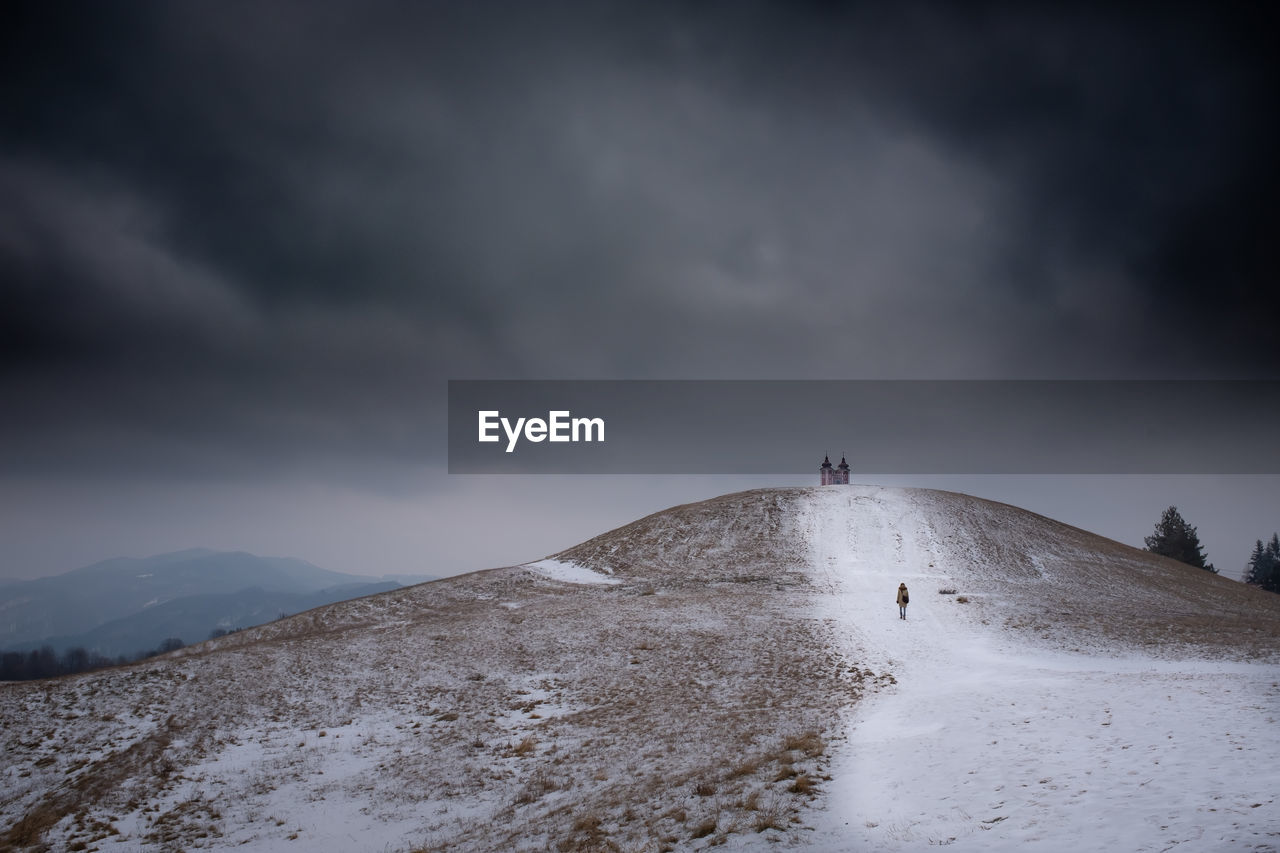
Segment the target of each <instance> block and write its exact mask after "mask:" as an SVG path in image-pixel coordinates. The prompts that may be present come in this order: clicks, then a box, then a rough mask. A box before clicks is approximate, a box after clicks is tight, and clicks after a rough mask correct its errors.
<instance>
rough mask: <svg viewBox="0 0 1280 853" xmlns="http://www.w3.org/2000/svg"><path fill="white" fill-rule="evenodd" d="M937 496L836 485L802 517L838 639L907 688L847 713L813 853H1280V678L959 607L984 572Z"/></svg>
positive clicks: (1271, 667) (1268, 668) (1266, 670)
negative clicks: (1012, 624) (951, 852)
mask: <svg viewBox="0 0 1280 853" xmlns="http://www.w3.org/2000/svg"><path fill="white" fill-rule="evenodd" d="M932 500H933V499H932V498H931V497H930V496H929V495H927V494H921V493H918V492H910V491H905V490H892V489H864V488H857V487H854V488H851V489H849V490H843V489H840V490H837V489H832V490H827V491H822V492H816V493H813V494H812V495H811V497H810V499H809V500H807V501H804V502H803V503H802V504H801V507H802V508H801V509H800V510H799V512H798V514H797V524H798V525H799V526H800V528H801V529H802V531H803V532H804V535H805V538H806V539H807V541H808V542H809V543H810V545H811V561H812V565H813V571H814V573H815V579H816V580H818V582H819V583H820V585H821V586H822V587H823V588H824V589H825V592H826V594H825V595H820V596H818V597H817V599H816V600H817V602H818V603H819V606H820V607H822V608H825V611H826V617H825V618H827V619H828V620H829V621H830V623H831V624H833V625H834V626H835V627H836V629H837V634H838V637H839V640H838V641H839V642H842V643H843V644H844V646H845V651H846V653H847V654H848V655H850V656H852V657H858V658H860V659H862V660H865V661H868V663H869V664H870V665H871V666H873V667H877V668H885V669H888V670H890V671H892V672H893V673H894V675H895V678H896V681H897V685H896V687H895V688H894V689H892V690H889V691H886V692H882V693H880V694H877V695H875V696H872V697H868V698H867V699H866V700H864V701H863V702H861V703H859V704H857V705H854V706H852V707H851V708H850V709H849V711H848V718H847V725H848V740H847V741H846V742H844V743H843V744H842V745H841V746H840V748H839V750H838V752H837V754H836V755H835V756H834V757H833V765H832V771H831V774H832V776H833V780H832V781H831V783H830V784H829V785H828V787H827V792H826V794H827V796H826V799H825V803H824V814H823V815H822V816H821V817H820V818H818V819H817V821H816V823H817V827H818V832H817V833H816V835H815V838H814V839H813V846H814V847H815V848H819V849H826V850H833V851H834V850H850V851H853V850H920V849H925V848H927V847H931V846H935V845H950V846H953V848H954V849H956V850H984V851H986V850H993V851H999V850H1045V851H1058V850H1065V849H1071V850H1076V851H1084V850H1099V851H1102V850H1106V851H1146V850H1150V851H1165V850H1170V849H1173V848H1175V847H1176V848H1177V849H1179V850H1276V849H1277V848H1278V847H1280V803H1278V802H1277V794H1280V762H1277V761H1276V756H1277V746H1278V745H1280V726H1278V725H1277V723H1278V722H1280V719H1278V718H1280V687H1278V684H1277V683H1278V682H1280V667H1277V666H1276V665H1275V664H1269V663H1268V664H1262V663H1259V664H1250V663H1239V662H1212V661H1204V660H1167V659H1161V658H1156V657H1152V656H1150V655H1140V654H1133V653H1127V652H1126V653H1121V654H1120V655H1119V656H1112V655H1105V654H1097V653H1094V654H1088V655H1085V654H1071V653H1065V652H1054V651H1051V650H1046V649H1041V648H1036V647H1034V646H1032V645H1030V644H1028V643H1026V642H1022V641H1021V640H1020V638H1019V637H1018V636H1017V635H1016V634H1014V633H1011V632H1009V631H1005V630H993V625H992V621H991V620H989V619H985V620H984V618H983V616H982V612H981V607H980V605H979V604H978V602H970V603H968V604H961V603H958V598H959V596H960V595H963V594H964V593H965V592H966V591H967V592H969V593H970V595H973V594H974V592H975V590H974V588H973V587H974V586H975V585H976V586H978V587H979V588H981V578H980V577H977V576H975V573H974V572H973V571H972V570H971V569H969V567H970V566H971V561H970V559H969V555H967V554H960V555H958V554H956V553H954V549H952V548H950V547H949V546H948V545H947V544H946V542H945V541H943V540H942V539H941V538H940V537H939V536H938V531H937V530H936V528H935V526H934V525H932V524H931V523H930V518H931V516H932V515H933V511H934V508H933V507H932V506H931V503H932ZM902 582H905V583H906V584H907V585H908V588H909V589H910V590H911V603H910V604H909V606H908V609H907V612H908V619H907V620H906V621H902V620H900V619H899V617H898V609H897V607H896V605H895V602H894V598H895V592H896V589H897V586H898V584H899V583H902ZM944 588H951V589H957V591H958V593H959V595H943V594H940V593H939V592H938V590H939V589H944Z"/></svg>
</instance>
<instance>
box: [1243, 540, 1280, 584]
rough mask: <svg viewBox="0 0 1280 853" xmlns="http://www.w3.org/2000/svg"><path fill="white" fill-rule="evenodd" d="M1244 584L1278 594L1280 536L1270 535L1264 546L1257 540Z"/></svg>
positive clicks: (1246, 570) (1245, 574)
mask: <svg viewBox="0 0 1280 853" xmlns="http://www.w3.org/2000/svg"><path fill="white" fill-rule="evenodd" d="M1244 582H1245V583H1248V584H1253V585H1254V586H1260V587H1262V588H1263V589H1265V590H1268V591H1269V592H1280V534H1274V533H1273V534H1271V541H1270V542H1268V543H1267V544H1265V545H1264V544H1262V540H1261V539H1259V540H1258V542H1257V544H1255V545H1254V546H1253V553H1252V554H1250V555H1249V565H1248V567H1247V568H1246V569H1245V572H1244Z"/></svg>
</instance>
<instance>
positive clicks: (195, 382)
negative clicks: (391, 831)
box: [0, 3, 1280, 471]
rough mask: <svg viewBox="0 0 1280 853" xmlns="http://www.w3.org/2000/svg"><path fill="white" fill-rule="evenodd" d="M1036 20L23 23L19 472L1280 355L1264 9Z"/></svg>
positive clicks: (135, 16)
mask: <svg viewBox="0 0 1280 853" xmlns="http://www.w3.org/2000/svg"><path fill="white" fill-rule="evenodd" d="M1024 6H1025V4H1018V5H1010V6H1007V7H1003V6H999V7H998V6H981V7H969V8H970V10H969V11H964V12H958V11H954V10H951V9H950V8H949V7H942V6H940V5H939V6H935V5H908V6H905V7H904V6H898V5H894V6H893V8H892V11H890V7H889V6H888V5H886V6H883V7H880V8H873V7H867V6H859V5H849V6H846V5H842V4H818V3H812V4H798V5H797V4H764V3H759V4H736V3H735V4H721V5H716V4H679V3H659V4H639V3H637V4H624V3H605V4H580V5H575V4H550V5H538V6H531V5H529V4H486V3H481V4H404V5H401V4H394V5H392V4H385V5H370V4H354V3H353V4H292V5H291V4H262V3H246V4H236V3H220V4H172V3H165V4H159V3H157V4H127V5H125V6H108V5H105V4H104V5H70V4H68V5H60V4H48V3H43V4H30V5H26V6H19V7H15V9H14V10H13V11H12V12H11V13H10V16H9V20H8V21H7V24H6V27H5V34H4V36H3V37H2V38H3V39H4V44H3V50H2V51H0V54H2V58H0V63H3V65H2V68H0V70H2V72H3V73H0V103H3V106H2V107H0V126H2V127H3V132H2V135H0V194H2V195H3V197H4V198H5V203H4V205H3V207H2V208H0V275H2V276H3V280H4V288H3V292H2V295H0V352H2V353H3V365H2V367H0V383H2V384H3V391H4V394H5V396H6V398H7V400H8V402H9V405H7V406H5V409H4V413H3V414H0V430H3V433H4V438H5V440H6V446H7V447H8V448H9V449H8V451H7V452H6V453H5V456H4V466H5V468H6V469H8V470H23V471H41V470H48V469H51V468H58V467H63V466H65V467H82V466H84V465H86V464H89V463H90V461H92V460H96V464H100V465H103V466H106V467H107V468H113V467H127V468H129V469H147V468H151V469H171V470H175V471H184V470H187V469H192V468H193V469H196V470H200V471H208V470H231V471H245V470H253V469H255V468H257V467H260V466H261V465H262V464H263V463H264V460H265V459H274V460H277V461H284V462H287V463H297V464H311V463H313V462H314V461H315V460H316V459H319V458H323V457H325V456H326V454H327V455H328V456H330V457H333V456H347V455H350V456H374V457H383V458H385V459H387V460H388V461H389V462H398V461H402V460H405V459H417V460H420V459H426V458H436V459H439V458H440V457H441V456H442V454H443V451H444V445H443V437H442V429H443V413H442V411H441V408H442V406H443V402H444V400H443V398H444V380H445V379H446V378H474V377H485V376H500V377H530V376H551V377H565V378H569V377H641V376H662V377H680V376H685V377H699V378H705V377H750V378H754V377H790V376H808V377H815V376H816V377H832V378H841V377H850V376H887V377H902V376H929V377H947V376H1025V375H1047V376H1075V375H1090V376H1108V375H1134V376H1144V377H1146V376H1219V375H1226V376H1243V375H1247V376H1274V375H1275V374H1276V370H1277V368H1278V367H1280V362H1278V360H1277V355H1276V349H1275V347H1274V346H1269V345H1264V344H1263V343H1261V339H1262V338H1263V333H1264V332H1265V331H1268V330H1269V326H1270V323H1269V318H1270V317H1272V316H1274V308H1275V305H1274V297H1273V296H1272V295H1271V294H1270V291H1271V290H1272V289H1273V288H1271V287H1269V285H1270V280H1271V279H1270V275H1271V271H1270V268H1269V264H1268V261H1269V260H1270V257H1269V254H1268V253H1269V251H1270V249H1269V248H1268V247H1269V240H1270V239H1271V235H1273V234H1274V233H1276V224H1277V223H1276V217H1275V214H1274V207H1273V206H1272V205H1270V204H1269V203H1268V200H1269V199H1272V198H1274V197H1275V190H1276V183H1277V181H1276V174H1275V165H1274V156H1273V153H1272V152H1273V151H1274V150H1276V147H1277V146H1276V143H1277V139H1276V137H1277V134H1276V118H1275V112H1276V111H1275V110H1274V105H1275V103H1277V98H1276V95H1277V92H1276V91H1275V87H1276V83H1275V80H1276V79H1277V75H1276V74H1275V73H1274V72H1275V69H1274V61H1273V60H1272V59H1270V53H1269V51H1267V50H1266V44H1265V40H1266V38H1267V33H1269V32H1270V30H1269V28H1268V27H1266V26H1265V21H1263V20H1261V19H1260V18H1261V15H1262V13H1261V12H1255V11H1253V10H1254V9H1255V7H1251V6H1216V7H1209V6H1203V7H1199V6H1187V5H1184V6H1177V7H1169V8H1165V7H1162V6H1153V7H1150V8H1148V9H1144V10H1141V11H1131V12H1112V11H1107V10H1104V9H1102V8H1100V7H1088V8H1082V9H1075V10H1059V11H1056V12H1051V13H1046V12H1042V11H1032V10H1030V9H1029V8H1024ZM974 8H976V9H978V11H972V9H974Z"/></svg>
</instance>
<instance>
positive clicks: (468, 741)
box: [0, 486, 1280, 851]
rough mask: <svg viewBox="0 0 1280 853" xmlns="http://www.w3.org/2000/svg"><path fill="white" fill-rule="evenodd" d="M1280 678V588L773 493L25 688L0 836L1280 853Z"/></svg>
mask: <svg viewBox="0 0 1280 853" xmlns="http://www.w3.org/2000/svg"><path fill="white" fill-rule="evenodd" d="M899 583H906V584H907V585H908V586H909V587H910V590H911V602H910V605H909V607H908V618H907V620H905V621H902V620H900V619H899V618H898V608H897V607H896V606H895V604H894V595H895V590H896V589H897V586H898V584H899ZM941 590H954V594H944V593H943V592H941ZM1278 685H1280V597H1277V596H1274V595H1269V594H1267V593H1264V592H1262V591H1260V590H1256V589H1253V588H1249V587H1246V586H1245V585H1243V584H1239V583H1236V582H1233V581H1229V580H1225V579H1223V578H1220V577H1217V576H1214V575H1210V574H1209V573H1207V572H1203V571H1200V570H1197V569H1193V568H1190V567H1186V566H1183V565H1181V564H1179V563H1175V562H1172V561H1169V560H1166V559H1164V558H1160V557H1156V556H1154V555H1151V554H1148V553H1146V552H1143V551H1138V550H1136V549H1132V548H1128V547H1126V546H1122V545H1119V544H1117V543H1115V542H1112V541H1110V540H1106V539H1102V538H1100V537H1097V536H1094V535H1092V534H1089V533H1086V532H1084V531H1081V530H1077V529H1075V528H1071V527H1068V526H1066V525H1062V524H1059V523H1057V522H1054V521H1051V520H1049V519H1046V518H1043V517H1040V516H1036V515H1033V514H1031V513H1027V512H1025V511H1023V510H1019V509H1017V508H1014V507H1010V506H1006V505H1002V504H996V503H992V502H989V501H983V500H979V499H976V498H971V497H967V496H963V495H956V494H951V493H944V492H933V491H928V490H910V489H884V488H878V487H866V486H849V487H847V488H841V489H823V488H821V487H815V488H810V489H767V490H757V491H751V492H742V493H738V494H733V495H726V496H723V497H720V498H715V499H713V500H709V501H704V502H701V503H696V504H689V505H685V506H680V507H674V508H672V509H669V510H666V511H664V512H660V513H655V514H654V515H651V516H648V517H646V518H643V519H640V520H639V521H636V522H634V523H632V524H630V525H627V526H625V527H622V528H619V529H618V530H614V531H610V532H609V533H605V534H603V535H601V536H598V537H596V538H594V539H591V540H589V541H587V542H584V543H582V544H581V545H578V546H576V547H574V548H570V549H568V550H567V551H565V552H563V553H561V554H557V555H553V556H552V557H550V558H548V559H546V560H541V561H538V562H536V563H531V564H528V565H526V566H514V567H507V568H502V569H493V570H490V571H485V572H477V573H474V574H471V575H466V576H462V577H456V578H448V579H445V580H441V581H436V582H433V583H428V584H422V585H419V586H416V587H410V588H406V589H399V590H394V591H391V592H388V593H383V594H380V595H376V596H370V597H368V598H363V599H358V600H355V601H348V602H342V603H339V604H335V605H330V606H326V607H322V608H318V609H316V610H312V611H309V612H307V613H304V614H299V615H298V616H294V617H291V618H289V619H286V620H282V621H280V622H275V623H272V624H269V625H265V626H262V627H259V628H254V629H250V630H246V631H243V632H240V633H238V634H235V635H230V636H227V637H222V638H219V639H217V640H213V641H210V642H207V643H204V644H201V645H199V646H194V647H190V648H188V649H184V650H182V651H180V652H177V653H174V654H172V655H170V656H167V657H164V658H159V659H154V660H152V661H148V662H146V663H141V664H137V665H134V666H130V667H125V668H121V669H118V670H109V671H102V672H97V673H91V674H87V675H83V676H76V677H69V678H65V679H60V680H58V681H54V682H46V683H28V684H9V685H3V687H2V688H0V744H2V746H3V749H2V750H0V754H2V755H3V759H0V761H3V764H0V773H3V778H4V780H5V786H4V787H5V794H4V796H3V798H0V827H4V829H3V830H0V831H2V832H3V834H0V849H17V850H23V849H41V846H42V845H44V846H45V847H47V848H52V849H97V850H104V851H105V850H167V849H172V848H174V847H183V848H184V849H230V848H234V847H239V846H241V845H245V846H247V847H248V849H253V850H299V849H306V850H333V851H348V850H405V851H408V850H437V849H439V850H443V849H451V850H505V849H518V850H519V849H525V850H546V849H551V850H610V849H615V850H641V849H643V850H662V849H666V850H701V849H705V848H707V847H712V846H723V847H725V848H726V849H765V848H770V849H771V848H772V847H774V846H775V844H776V843H781V844H783V845H784V846H788V845H789V846H797V847H802V848H805V849H814V850H833V851H838V850H850V851H852V850H918V849H923V848H925V847H928V846H930V845H935V844H948V845H954V847H955V848H957V849H968V850H1002V849H1004V850H1013V849H1023V848H1030V849H1040V850H1045V851H1050V850H1054V851H1056V850H1060V849H1062V847H1063V846H1064V844H1070V845H1071V846H1072V847H1074V848H1077V849H1082V850H1093V849H1097V850H1102V849H1107V850H1164V849H1166V848H1168V847H1170V846H1172V845H1181V844H1184V843H1185V844H1189V845H1190V848H1189V849H1214V850H1218V849H1245V848H1249V849H1262V850H1267V849H1271V850H1274V849H1277V845H1278V844H1280V834H1278V833H1280V822H1278V821H1277V819H1276V817H1275V814H1276V813H1280V808H1278V807H1277V805H1278V804H1277V803H1276V793H1275V792H1276V791H1280V768H1277V766H1276V764H1275V762H1274V760H1273V759H1274V755H1275V754H1276V751H1277V745H1280V731H1277V728H1276V726H1275V725H1274V723H1275V716H1276V714H1277V711H1280V687H1278ZM80 845H83V846H80Z"/></svg>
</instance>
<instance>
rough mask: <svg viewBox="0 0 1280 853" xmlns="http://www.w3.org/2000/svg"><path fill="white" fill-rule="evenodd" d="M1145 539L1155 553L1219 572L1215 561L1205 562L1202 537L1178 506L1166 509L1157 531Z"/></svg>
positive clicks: (1149, 548) (1198, 567) (1157, 525)
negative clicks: (1214, 564)
mask: <svg viewBox="0 0 1280 853" xmlns="http://www.w3.org/2000/svg"><path fill="white" fill-rule="evenodd" d="M1143 541H1144V542H1146V543H1147V550H1148V551H1150V552H1152V553H1153V554H1161V555H1163V556H1165V557H1172V558H1173V559H1175V560H1179V561H1181V562H1183V563H1186V564H1187V565H1189V566H1195V567H1196V568H1197V569H1204V570H1205V571H1207V572H1213V573H1214V574H1217V573H1218V570H1217V569H1215V568H1214V567H1213V563H1206V562H1205V559H1204V548H1202V547H1201V546H1200V537H1199V536H1197V535H1196V529H1195V528H1194V527H1192V526H1191V525H1190V524H1187V521H1186V519H1184V518H1183V517H1182V516H1181V515H1180V514H1179V513H1178V508H1177V507H1176V506H1171V507H1169V508H1168V509H1166V510H1165V511H1164V513H1163V514H1162V515H1161V516H1160V521H1159V523H1157V524H1156V529H1155V533H1153V534H1152V535H1150V536H1147V537H1145V538H1144V539H1143Z"/></svg>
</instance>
